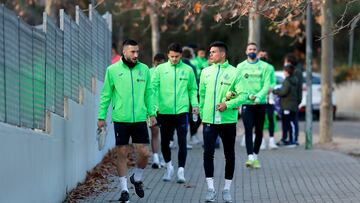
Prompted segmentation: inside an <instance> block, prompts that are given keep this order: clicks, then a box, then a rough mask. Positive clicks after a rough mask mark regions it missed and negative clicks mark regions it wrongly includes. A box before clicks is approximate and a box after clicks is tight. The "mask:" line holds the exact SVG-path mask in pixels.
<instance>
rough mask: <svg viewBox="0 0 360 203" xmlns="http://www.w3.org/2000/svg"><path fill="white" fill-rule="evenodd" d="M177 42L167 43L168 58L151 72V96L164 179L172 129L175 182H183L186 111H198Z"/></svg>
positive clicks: (169, 173)
mask: <svg viewBox="0 0 360 203" xmlns="http://www.w3.org/2000/svg"><path fill="white" fill-rule="evenodd" d="M181 52H182V49H181V46H180V45H179V44H178V43H172V44H170V45H169V47H168V52H167V54H168V58H169V61H168V62H166V63H163V64H160V65H159V66H158V67H157V68H156V69H155V71H154V75H153V76H152V88H153V91H154V92H157V93H158V96H157V97H156V98H154V100H155V103H157V104H158V107H159V113H158V116H157V118H158V120H159V123H160V134H161V151H162V154H163V156H164V160H165V162H166V172H165V174H164V176H163V180H164V181H171V179H172V175H173V172H174V167H173V164H172V162H171V151H170V147H169V144H170V139H171V137H173V135H174V131H175V129H176V133H177V138H178V145H179V151H178V171H177V182H178V183H184V182H185V176H184V167H185V163H186V156H187V149H186V143H187V142H186V136H187V126H188V112H189V108H190V103H191V106H192V107H193V109H192V111H193V112H194V113H198V105H199V104H198V99H197V85H196V79H195V74H194V71H193V70H192V68H191V67H190V66H188V65H186V64H185V63H183V62H182V60H181Z"/></svg>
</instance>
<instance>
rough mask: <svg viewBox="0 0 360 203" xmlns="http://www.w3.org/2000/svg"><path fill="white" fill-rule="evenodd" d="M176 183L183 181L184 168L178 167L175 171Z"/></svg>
mask: <svg viewBox="0 0 360 203" xmlns="http://www.w3.org/2000/svg"><path fill="white" fill-rule="evenodd" d="M176 182H177V183H185V177H184V168H183V167H179V169H178V172H177V181H176Z"/></svg>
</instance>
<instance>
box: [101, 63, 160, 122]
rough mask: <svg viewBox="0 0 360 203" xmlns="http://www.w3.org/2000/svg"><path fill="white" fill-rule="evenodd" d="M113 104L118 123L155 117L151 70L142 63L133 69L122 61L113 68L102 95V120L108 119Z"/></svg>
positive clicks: (107, 73)
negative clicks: (107, 115) (110, 105)
mask: <svg viewBox="0 0 360 203" xmlns="http://www.w3.org/2000/svg"><path fill="white" fill-rule="evenodd" d="M110 101H111V102H112V120H113V121H114V122H127V123H135V122H143V121H146V117H147V115H148V116H155V111H154V109H153V103H152V90H151V83H150V72H149V68H148V67H147V66H146V65H145V64H143V63H140V62H138V63H137V64H136V66H135V67H133V68H129V67H128V66H127V65H125V64H124V62H123V61H122V60H120V61H119V62H117V63H115V64H112V65H110V66H109V67H108V68H107V70H106V74H105V80H104V86H103V88H102V91H101V95H100V105H99V112H98V119H102V120H105V119H106V114H107V109H108V106H109V104H110Z"/></svg>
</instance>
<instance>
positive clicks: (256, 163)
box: [252, 159, 261, 169]
mask: <svg viewBox="0 0 360 203" xmlns="http://www.w3.org/2000/svg"><path fill="white" fill-rule="evenodd" d="M252 167H253V168H256V169H258V168H261V164H260V161H259V160H258V159H256V160H254V161H253V162H252Z"/></svg>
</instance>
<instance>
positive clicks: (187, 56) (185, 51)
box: [181, 49, 193, 59]
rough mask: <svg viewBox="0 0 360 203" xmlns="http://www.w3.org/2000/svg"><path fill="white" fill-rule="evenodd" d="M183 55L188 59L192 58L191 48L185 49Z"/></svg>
mask: <svg viewBox="0 0 360 203" xmlns="http://www.w3.org/2000/svg"><path fill="white" fill-rule="evenodd" d="M181 56H182V57H183V58H186V59H191V58H192V56H193V55H192V53H191V51H190V50H189V49H184V50H183V52H182V55H181Z"/></svg>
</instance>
